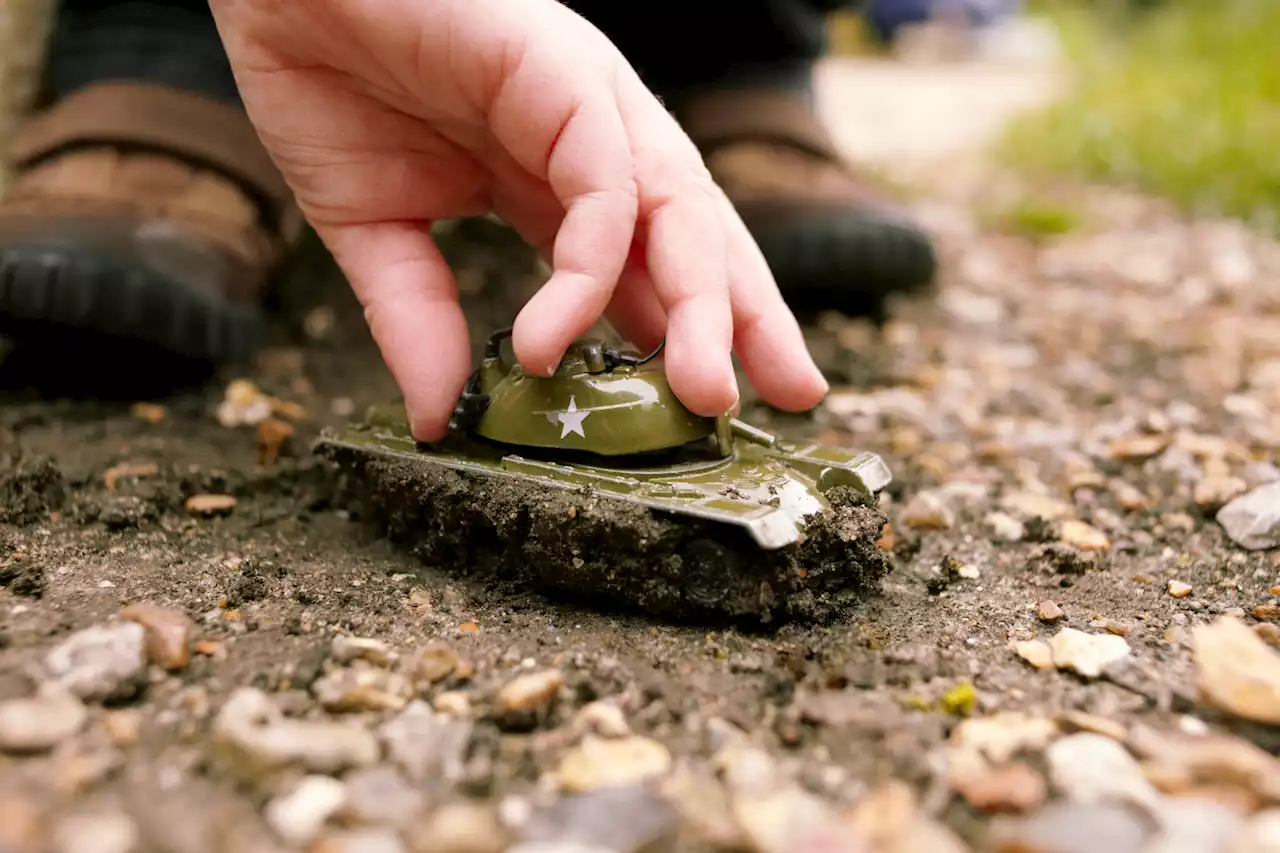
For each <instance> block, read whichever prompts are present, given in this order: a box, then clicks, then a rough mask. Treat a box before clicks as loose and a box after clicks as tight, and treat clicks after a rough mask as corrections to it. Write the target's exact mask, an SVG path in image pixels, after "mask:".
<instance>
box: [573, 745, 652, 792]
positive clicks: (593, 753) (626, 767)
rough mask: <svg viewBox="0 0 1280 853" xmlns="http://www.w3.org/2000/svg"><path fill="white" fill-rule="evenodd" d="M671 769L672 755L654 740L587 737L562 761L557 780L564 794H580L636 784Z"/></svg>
mask: <svg viewBox="0 0 1280 853" xmlns="http://www.w3.org/2000/svg"><path fill="white" fill-rule="evenodd" d="M670 768H671V753H670V752H669V751H668V750H667V748H666V747H665V746H663V745H662V744H660V743H658V742H657V741H655V740H650V739H649V738H645V737H640V736H638V735H631V736H628V737H622V738H607V739H606V738H599V737H596V736H594V735H588V736H587V737H586V738H584V739H583V741H582V744H581V745H580V746H578V747H577V748H576V749H573V750H571V751H570V752H569V753H568V754H566V755H565V757H564V758H563V759H562V760H561V762H560V766H559V768H557V770H556V777H557V779H558V780H559V782H560V786H561V788H563V789H564V790H566V791H570V792H573V793H582V792H584V791H590V790H592V789H595V788H604V787H608V786H612V785H626V784H636V783H639V782H643V781H646V780H648V779H651V778H653V777H655V776H661V775H663V774H665V773H666V772H667V771H668V770H669V769H670Z"/></svg>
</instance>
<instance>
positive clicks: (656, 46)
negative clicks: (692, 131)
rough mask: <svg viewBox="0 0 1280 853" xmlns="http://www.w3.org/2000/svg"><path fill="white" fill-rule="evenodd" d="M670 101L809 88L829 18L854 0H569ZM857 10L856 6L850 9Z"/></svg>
mask: <svg viewBox="0 0 1280 853" xmlns="http://www.w3.org/2000/svg"><path fill="white" fill-rule="evenodd" d="M565 5H566V6H569V7H570V8H571V9H573V10H574V11H576V12H578V13H579V14H581V15H582V16H583V17H585V18H587V19H588V20H590V21H591V22H592V23H593V24H595V25H596V26H597V27H598V28H600V29H601V30H602V31H603V32H604V33H605V35H607V36H609V38H610V39H611V40H612V41H613V43H614V44H615V45H617V46H618V48H619V49H620V50H621V51H622V52H623V54H625V55H626V57H627V59H628V60H630V61H631V63H632V64H633V65H634V66H635V67H636V69H637V70H638V71H639V72H640V75H641V77H642V78H643V79H644V81H645V82H646V83H647V84H648V85H649V87H650V88H651V89H652V90H653V91H654V92H655V93H657V94H658V95H659V96H660V97H662V98H664V99H665V100H667V101H669V102H670V101H672V100H673V99H677V98H679V97H680V96H682V95H685V94H689V93H693V92H698V91H701V90H704V89H706V88H709V87H716V88H726V87H732V88H756V87H761V86H763V87H767V88H787V89H794V90H798V91H807V90H808V88H809V85H810V78H811V75H812V71H813V63H814V62H815V61H816V60H817V59H818V58H819V57H820V56H821V55H822V54H823V53H824V52H825V51H826V48H827V36H826V28H825V21H824V16H825V15H826V13H827V12H829V11H832V10H834V9H837V8H841V7H845V6H850V5H851V3H850V2H849V0H735V2H728V3H706V2H703V3H698V2H696V0H684V2H680V0H649V2H644V3H621V2H617V0H565ZM852 5H856V3H854V4H852Z"/></svg>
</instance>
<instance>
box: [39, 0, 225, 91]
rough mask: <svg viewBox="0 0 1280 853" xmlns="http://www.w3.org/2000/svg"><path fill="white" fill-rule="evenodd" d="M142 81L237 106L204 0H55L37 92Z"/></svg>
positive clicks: (220, 45)
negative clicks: (41, 84)
mask: <svg viewBox="0 0 1280 853" xmlns="http://www.w3.org/2000/svg"><path fill="white" fill-rule="evenodd" d="M106 80H131V81H137V80H144V81H147V82H150V83H160V84H163V85H166V86H171V87H173V88H175V89H181V90H184V91H188V92H195V93H198V94H202V95H206V96H209V97H212V98H216V99H218V100H220V101H224V102H230V103H238V102H239V95H238V94H237V92H236V84H235V79H234V78H233V77H232V75H231V66H230V65H229V64H228V62H227V57H226V53H225V52H224V51H223V49H222V42H221V40H220V39H219V37H218V30H217V27H216V26H214V22H213V15H212V14H210V12H209V4H208V2H207V0H176V2H175V0H166V2H161V0H129V2H110V0H60V3H59V11H58V16H57V18H56V21H55V23H54V29H53V33H52V35H51V37H50V41H49V52H48V60H47V62H46V64H45V74H44V79H43V89H44V92H43V95H44V97H45V98H46V99H48V100H54V99H57V98H62V97H65V96H66V95H69V94H71V93H73V92H76V91H78V90H80V89H83V88H84V87H85V86H87V85H90V84H93V83H100V82H103V81H106Z"/></svg>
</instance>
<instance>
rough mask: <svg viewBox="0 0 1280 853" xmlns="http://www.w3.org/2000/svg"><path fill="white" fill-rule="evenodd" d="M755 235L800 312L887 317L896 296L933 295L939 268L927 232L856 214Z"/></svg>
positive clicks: (814, 219) (784, 291)
mask: <svg viewBox="0 0 1280 853" xmlns="http://www.w3.org/2000/svg"><path fill="white" fill-rule="evenodd" d="M755 237H756V241H757V243H758V244H759V246H760V250H761V251H762V252H763V253H764V256H765V260H766V261H768V263H769V268H770V269H771V270H772V271H773V275H774V278H775V279H776V280H777V282H778V288H779V290H781V292H782V295H783V297H784V298H785V299H786V301H787V304H788V305H789V306H790V307H791V309H792V311H794V312H796V313H797V314H814V313H818V312H822V311H838V312H840V313H842V314H845V315H847V316H850V317H877V318H878V317H883V315H884V312H885V310H886V306H885V303H886V301H887V300H888V299H889V298H890V297H891V296H893V295H894V294H900V293H903V294H905V293H917V292H922V291H924V290H926V289H928V288H929V287H930V286H931V284H932V282H933V279H934V276H935V274H936V272H937V267H938V262H937V257H936V254H935V252H934V249H933V243H932V241H931V240H930V239H929V237H928V235H926V234H925V233H924V232H922V231H920V230H919V229H917V228H915V227H913V226H911V225H910V224H906V223H901V222H895V221H892V220H888V219H878V218H874V217H870V216H860V215H857V214H853V213H850V214H847V215H834V216H833V215H823V216H814V217H812V218H810V219H809V220H807V221H804V220H795V221H792V222H789V223H788V224H787V226H786V227H777V226H772V227H770V228H768V229H764V228H761V229H758V233H756V234H755Z"/></svg>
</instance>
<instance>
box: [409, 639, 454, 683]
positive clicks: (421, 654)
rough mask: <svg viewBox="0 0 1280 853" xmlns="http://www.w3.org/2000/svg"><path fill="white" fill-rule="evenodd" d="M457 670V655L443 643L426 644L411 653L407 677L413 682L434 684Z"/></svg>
mask: <svg viewBox="0 0 1280 853" xmlns="http://www.w3.org/2000/svg"><path fill="white" fill-rule="evenodd" d="M457 668H458V653H457V652H455V651H454V650H453V649H452V648H450V647H449V646H447V645H445V644H444V643H440V642H434V643H428V644H427V645H425V646H423V647H422V648H420V649H418V650H416V651H415V652H414V653H413V657H412V658H411V659H410V661H409V676H410V677H411V678H412V679H413V680H414V681H415V682H419V683H421V682H426V683H427V684H435V683H436V682H439V681H444V680H445V679H446V678H448V677H449V676H450V675H453V672H454V670H455V669H457Z"/></svg>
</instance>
